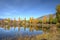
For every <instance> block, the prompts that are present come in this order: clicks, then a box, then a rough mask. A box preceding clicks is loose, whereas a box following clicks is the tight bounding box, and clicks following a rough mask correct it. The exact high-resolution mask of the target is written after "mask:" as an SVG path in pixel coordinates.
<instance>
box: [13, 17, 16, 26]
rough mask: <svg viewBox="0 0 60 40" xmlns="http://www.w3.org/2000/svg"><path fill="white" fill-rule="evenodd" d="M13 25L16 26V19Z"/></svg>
mask: <svg viewBox="0 0 60 40" xmlns="http://www.w3.org/2000/svg"><path fill="white" fill-rule="evenodd" d="M13 25H14V26H16V19H15V18H14V21H13Z"/></svg>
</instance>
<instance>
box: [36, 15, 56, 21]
mask: <svg viewBox="0 0 60 40" xmlns="http://www.w3.org/2000/svg"><path fill="white" fill-rule="evenodd" d="M49 15H50V14H49ZM49 15H44V16H46V17H47V19H49ZM52 15H53V18H55V17H56V14H52ZM44 16H42V17H38V18H37V19H39V20H42V18H43V17H44Z"/></svg>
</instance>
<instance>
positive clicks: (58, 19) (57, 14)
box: [56, 5, 60, 23]
mask: <svg viewBox="0 0 60 40" xmlns="http://www.w3.org/2000/svg"><path fill="white" fill-rule="evenodd" d="M56 11H57V12H56V18H57V22H58V23H60V5H58V6H57V8H56Z"/></svg>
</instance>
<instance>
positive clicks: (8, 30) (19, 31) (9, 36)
mask: <svg viewBox="0 0 60 40" xmlns="http://www.w3.org/2000/svg"><path fill="white" fill-rule="evenodd" d="M41 34H43V31H42V30H36V29H34V28H29V27H26V28H25V27H0V40H17V39H18V38H20V37H21V38H24V37H26V36H29V37H30V36H36V35H41Z"/></svg>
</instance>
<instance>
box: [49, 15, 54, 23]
mask: <svg viewBox="0 0 60 40" xmlns="http://www.w3.org/2000/svg"><path fill="white" fill-rule="evenodd" d="M52 21H53V15H52V14H50V15H49V23H50V24H51V23H52Z"/></svg>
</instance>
